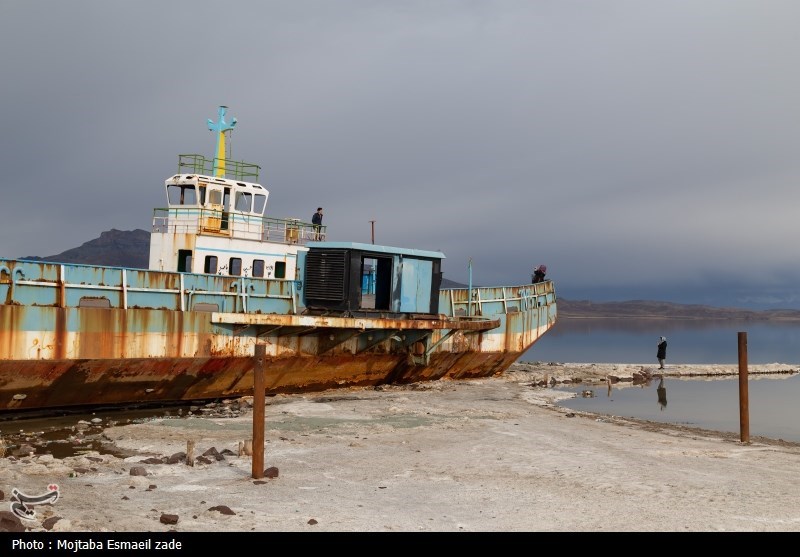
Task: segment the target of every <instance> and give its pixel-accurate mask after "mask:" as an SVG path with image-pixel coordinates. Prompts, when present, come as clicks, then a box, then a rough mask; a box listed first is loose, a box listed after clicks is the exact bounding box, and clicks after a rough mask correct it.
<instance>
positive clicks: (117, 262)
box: [20, 229, 150, 269]
mask: <svg viewBox="0 0 800 557" xmlns="http://www.w3.org/2000/svg"><path fill="white" fill-rule="evenodd" d="M20 259H34V260H38V261H52V262H55V263H82V264H84V265H109V266H112V267H129V268H135V269H147V267H148V266H149V265H150V233H149V232H147V231H146V230H141V229H137V230H116V229H111V230H109V231H108V232H103V233H101V234H100V237H99V238H95V239H94V240H90V241H88V242H86V243H84V244H83V245H82V246H80V247H77V248H72V249H69V250H67V251H64V252H61V253H59V254H56V255H48V256H47V257H38V256H28V257H20Z"/></svg>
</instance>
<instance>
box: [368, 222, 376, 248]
mask: <svg viewBox="0 0 800 557" xmlns="http://www.w3.org/2000/svg"><path fill="white" fill-rule="evenodd" d="M369 223H370V224H371V225H372V243H373V244H374V243H375V221H374V220H371V221H369Z"/></svg>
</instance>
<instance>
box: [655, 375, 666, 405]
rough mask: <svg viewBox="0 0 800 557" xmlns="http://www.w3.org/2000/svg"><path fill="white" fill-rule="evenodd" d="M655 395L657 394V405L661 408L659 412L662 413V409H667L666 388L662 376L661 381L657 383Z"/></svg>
mask: <svg viewBox="0 0 800 557" xmlns="http://www.w3.org/2000/svg"><path fill="white" fill-rule="evenodd" d="M656 393H657V394H658V405H659V406H660V407H661V411H662V412H663V411H664V408H666V407H667V388H666V387H665V386H664V376H663V375H662V376H661V381H659V383H658V387H656Z"/></svg>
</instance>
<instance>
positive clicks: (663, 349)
mask: <svg viewBox="0 0 800 557" xmlns="http://www.w3.org/2000/svg"><path fill="white" fill-rule="evenodd" d="M656 358H658V363H659V365H660V366H661V367H660V368H659V369H664V360H666V359H667V338H666V337H661V338H659V339H658V352H656Z"/></svg>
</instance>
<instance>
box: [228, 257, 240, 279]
mask: <svg viewBox="0 0 800 557" xmlns="http://www.w3.org/2000/svg"><path fill="white" fill-rule="evenodd" d="M228 274H230V275H235V276H237V277H238V276H240V275H241V274H242V258H241V257H231V259H230V261H228Z"/></svg>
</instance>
